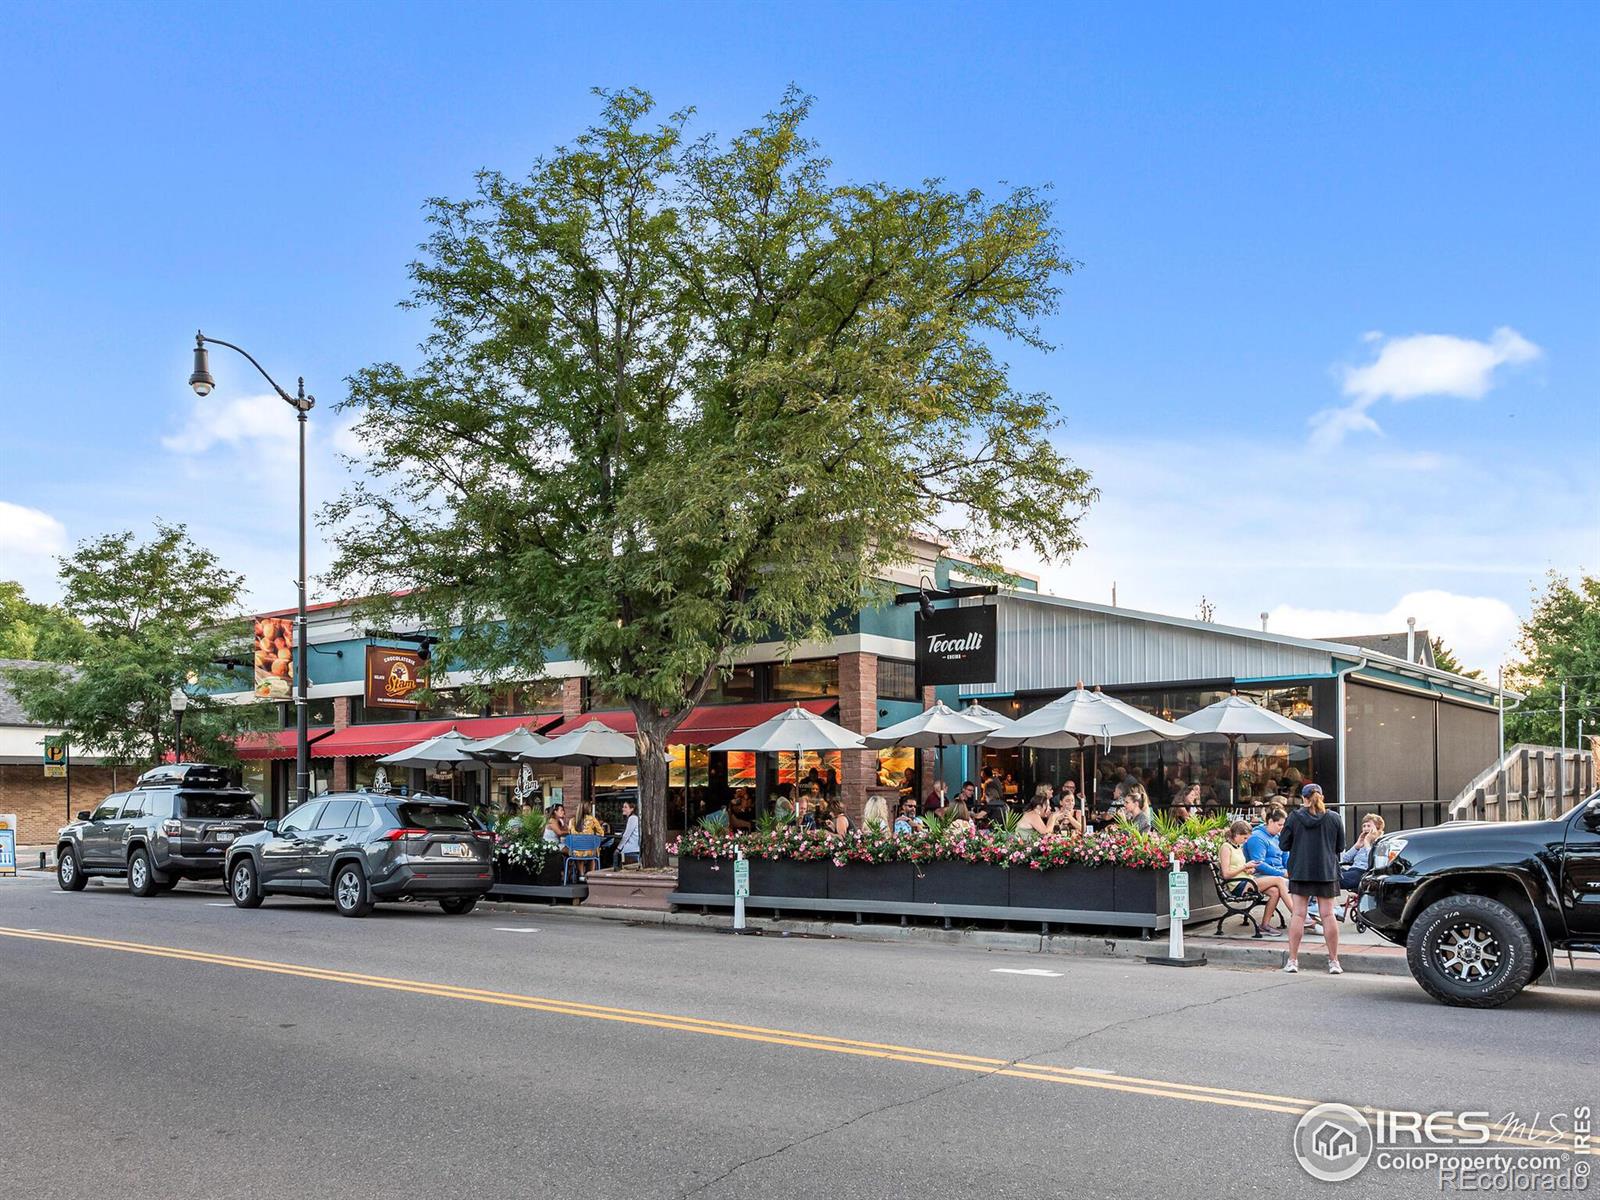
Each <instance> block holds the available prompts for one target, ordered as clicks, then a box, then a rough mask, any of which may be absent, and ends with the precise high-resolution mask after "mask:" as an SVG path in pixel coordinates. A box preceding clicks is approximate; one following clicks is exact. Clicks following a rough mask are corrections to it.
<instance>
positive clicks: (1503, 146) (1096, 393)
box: [0, 0, 1600, 665]
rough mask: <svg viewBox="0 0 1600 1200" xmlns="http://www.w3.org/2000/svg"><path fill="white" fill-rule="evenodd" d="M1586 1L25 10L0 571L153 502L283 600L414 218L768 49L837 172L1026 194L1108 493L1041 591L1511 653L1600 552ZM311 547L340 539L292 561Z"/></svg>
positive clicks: (686, 92)
mask: <svg viewBox="0 0 1600 1200" xmlns="http://www.w3.org/2000/svg"><path fill="white" fill-rule="evenodd" d="M1597 51H1600V6H1595V5H1587V4H1525V5H1509V4H1503V5H1491V4H1487V3H1483V4H1473V5H1456V4H1448V5H1447V4H1413V5H1405V6H1400V5H1365V6H1364V5H1341V6H1323V7H1321V8H1310V7H1306V6H1301V7H1297V8H1294V9H1290V8H1287V7H1270V6H1266V5H1202V4H1175V5H1159V4H1151V5H1142V6H1114V5H1092V6H1091V5H1070V4H1050V5H1038V6H1034V5H945V4H921V5H915V6H913V5H911V4H877V5H872V4H849V5H830V4H818V3H812V4H807V5H805V6H784V5H778V4H762V5H724V4H710V3H707V4H696V5H668V4H658V5H603V4H585V5H577V4H562V5H543V6H541V5H532V4H521V5H510V4H492V5H470V4H452V5H443V4H437V5H358V4H337V5H326V6H317V7H307V6H296V5H278V6H272V7H270V8H268V7H265V6H244V5H228V6H216V7H210V8H207V7H198V6H183V5H178V4H163V5H156V6H140V5H136V4H117V5H109V6H103V7H99V6H80V5H61V4H49V5H42V4H41V5H30V4H25V3H17V2H16V0H13V2H12V3H11V4H10V5H8V6H7V8H6V10H5V14H4V16H3V17H0V58H3V61H5V62H6V63H7V71H6V72H5V73H4V75H3V76H0V100H3V103H4V111H5V112H6V113H7V125H8V136H7V139H6V153H5V154H4V155H3V156H0V195H3V196H4V198H5V199H4V205H3V212H4V220H3V221H0V378H3V380H4V388H5V391H6V395H7V401H6V405H5V408H6V415H7V418H8V419H7V420H6V422H5V428H4V432H3V433H0V451H3V457H4V462H3V464H0V466H3V470H0V577H17V578H21V579H22V580H23V581H24V582H25V583H26V584H27V586H28V587H29V589H30V591H31V592H33V593H34V594H37V595H41V596H49V595H51V594H52V591H53V586H54V585H53V577H52V569H51V555H53V554H55V553H58V552H60V551H62V550H64V549H67V548H70V546H71V545H72V543H74V542H75V541H77V540H78V539H80V538H85V537H89V536H92V535H94V534H97V533H100V532H103V531H105V530H107V529H114V528H134V529H139V528H142V527H147V526H148V523H149V521H150V520H151V519H153V518H155V517H157V516H160V517H163V518H166V519H168V520H181V521H186V522H188V523H189V524H190V526H191V528H192V529H193V531H194V532H195V534H196V535H197V536H198V537H199V538H201V540H203V541H205V542H207V543H208V544H210V545H212V546H214V547H215V548H217V549H218V550H219V551H220V552H222V553H223V555H224V556H225V558H226V560H227V562H228V563H229V565H231V566H234V567H236V568H238V569H240V570H244V571H245V572H246V573H247V575H248V577H249V581H250V585H251V589H252V593H253V597H254V599H256V600H257V601H259V602H260V603H262V604H263V605H278V604H284V603H288V602H289V601H290V599H291V598H292V588H291V579H292V576H293V566H292V562H293V559H292V553H293V546H292V538H291V534H292V519H293V511H292V504H293V478H292V442H291V441H290V439H291V438H292V433H293V430H292V424H293V423H292V420H291V419H290V414H289V412H288V410H287V409H286V408H282V409H281V411H280V408H281V405H279V406H277V407H274V406H275V405H276V404H277V402H275V401H274V402H268V401H266V400H264V399H262V398H261V392H262V388H261V387H260V386H259V385H258V383H257V381H255V380H254V379H252V378H251V376H250V375H249V374H248V367H247V364H245V363H243V362H242V361H230V360H229V359H227V358H224V357H222V355H221V354H220V353H219V354H218V355H216V356H214V363H213V368H214V372H215V373H216V375H217V377H218V385H219V386H218V389H217V392H216V393H214V395H213V396H212V397H211V398H210V399H209V400H208V401H207V402H206V403H205V404H204V405H200V404H198V403H197V402H196V401H195V400H194V398H193V397H192V395H191V394H190V393H189V391H188V390H187V388H186V387H185V383H184V381H185V379H186V378H187V375H188V371H189V347H190V344H191V341H192V336H193V332H194V330H195V328H196V327H197V326H204V327H205V329H206V330H207V331H208V332H211V333H214V334H216V335H217V336H220V337H224V338H228V339H229V340H234V341H239V342H241V343H243V344H245V345H246V346H247V347H248V348H250V349H251V350H252V352H254V353H255V354H256V355H257V357H259V358H261V359H262V360H263V362H264V363H265V364H266V365H267V366H268V369H269V370H272V371H273V372H274V373H275V374H278V375H279V376H280V379H281V381H282V382H285V383H287V384H289V386H291V387H292V384H293V376H294V375H296V374H297V373H303V374H304V375H305V377H306V380H307V385H308V387H309V389H310V390H311V391H312V392H313V393H315V394H316V395H317V396H318V397H319V398H320V400H321V401H322V406H321V407H319V408H318V410H317V412H316V413H314V414H313V418H314V422H315V424H314V426H313V432H314V443H315V455H314V468H313V476H312V490H313V496H314V498H324V499H325V498H327V497H329V496H331V495H332V494H333V493H334V492H335V491H336V490H337V488H338V487H339V485H340V482H341V478H342V476H341V470H340V468H339V467H338V466H337V464H336V462H335V461H334V457H333V453H332V451H333V448H334V447H335V446H336V445H337V444H338V442H339V435H338V431H337V423H338V418H337V417H336V415H335V414H334V413H333V412H332V411H331V408H332V404H331V402H332V401H335V400H337V399H339V398H340V397H341V396H342V394H343V383H342V380H343V379H344V378H345V377H346V376H347V375H349V374H350V373H351V372H352V371H354V370H355V369H357V368H359V367H360V366H362V365H365V364H367V363H369V362H373V361H379V360H397V361H400V362H409V361H411V360H412V358H413V356H414V346H415V343H416V342H417V340H418V338H419V336H420V334H421V325H420V322H419V318H418V316H417V315H416V314H411V313H405V312H401V311H399V310H398V309H397V308H396V301H398V300H399V299H400V298H401V297H402V296H404V295H405V294H406V291H407V280H406V275H405V267H406V264H407V262H408V261H409V260H410V259H411V258H412V256H413V254H414V250H415V246H416V244H417V243H418V241H419V240H420V239H421V237H422V235H423V226H422V221H421V204H422V201H423V200H424V198H425V197H428V196H432V195H451V196H460V195H464V194H465V193H466V192H467V191H468V190H469V189H470V187H471V176H472V173H473V171H474V170H476V169H477V168H479V167H482V166H493V167H496V168H500V169H503V170H506V171H507V172H510V173H518V172H520V171H521V170H522V169H524V168H525V167H526V165H527V164H528V163H529V162H530V160H531V159H532V158H533V157H534V156H535V155H537V154H538V153H540V152H542V151H544V150H546V149H548V148H550V147H551V146H553V145H555V144H557V143H559V142H561V141H563V140H566V139H568V138H570V137H571V136H572V135H573V134H574V133H575V132H577V131H578V130H579V129H581V128H582V127H583V125H584V124H585V123H586V122H587V121H588V120H589V119H590V118H591V117H592V116H593V114H594V112H595V109H596V105H595V101H594V99H593V98H592V97H591V96H590V95H589V92H588V89H589V88H590V87H592V86H596V85H599V86H608V87H618V86H628V85H637V86H640V87H643V88H645V89H647V90H649V91H651V92H653V93H654V94H655V95H656V97H657V99H658V100H659V101H660V102H661V104H662V106H663V107H664V108H675V107H678V106H682V105H693V106H695V108H696V109H697V112H698V116H697V118H696V128H698V129H701V130H720V131H728V130H731V129H734V128H738V127H742V126H743V125H745V124H747V123H749V122H751V121H753V120H754V119H755V118H756V117H757V116H758V115H759V114H760V113H761V112H763V111H765V110H766V108H767V107H768V106H770V105H771V104H772V103H773V102H774V101H775V100H776V99H777V98H778V97H779V95H780V94H781V92H782V90H783V88H784V87H785V86H786V85H787V84H789V83H790V82H794V83H798V84H799V85H800V86H801V87H803V88H804V89H806V90H807V91H809V92H811V93H813V94H814V95H815V97H816V101H817V102H816V108H815V118H814V121H813V125H812V130H811V132H812V134H813V136H815V137H817V138H818V139H819V140H820V141H821V142H822V144H823V146H824V147H825V149H826V150H827V152H828V153H829V154H830V156H831V157H832V158H833V160H834V162H835V169H836V172H837V174H838V175H839V176H840V177H841V178H850V179H856V180H866V179H886V180H891V181H899V182H907V181H915V180H918V179H921V178H923V177H926V176H940V177H943V178H945V179H946V180H948V181H949V182H950V183H951V184H953V185H960V186H968V185H976V186H981V187H986V188H993V187H996V186H997V185H999V184H1001V183H1003V182H1006V181H1011V182H1017V183H1024V182H1025V183H1049V184H1051V185H1053V187H1054V189H1055V196H1056V198H1057V202H1058V205H1059V211H1058V218H1059V224H1060V226H1061V228H1062V230H1063V238H1064V242H1065V244H1066V246H1067V247H1068V249H1069V250H1070V252H1071V253H1072V255H1073V256H1074V257H1075V258H1076V259H1078V260H1079V261H1080V262H1081V264H1082V266H1081V268H1080V270H1079V271H1078V272H1077V273H1076V274H1074V275H1073V276H1072V277H1071V278H1070V279H1069V280H1068V281H1067V283H1066V286H1065V296H1064V303H1063V306H1062V311H1061V313H1060V314H1059V315H1058V316H1057V317H1056V318H1054V319H1053V320H1052V321H1051V323H1050V326H1049V330H1048V332H1049V335H1050V336H1051V338H1052V339H1053V340H1054V341H1055V342H1056V344H1057V345H1058V349H1057V351H1056V352H1055V353H1053V354H1050V355H1038V354H1034V353H1032V352H1023V351H1022V350H1021V349H1018V350H1016V351H1015V352H1013V353H1011V354H1010V355H1009V357H1010V361H1011V362H1012V364H1013V369H1014V372H1015V378H1016V380H1017V381H1018V383H1019V384H1020V385H1022V386H1025V387H1028V388H1042V389H1044V390H1047V391H1048V392H1050V393H1051V395H1053V396H1054V398H1055V400H1056V402H1057V404H1058V406H1059V407H1060V409H1061V412H1062V415H1063V416H1064V417H1065V418H1066V420H1067V425H1066V428H1065V430H1064V432H1063V435H1062V440H1063V444H1064V446H1065V447H1066V449H1067V450H1068V451H1069V452H1070V453H1072V454H1073V455H1074V456H1075V457H1077V458H1078V459H1079V460H1080V461H1082V462H1083V463H1085V464H1086V465H1087V466H1089V467H1090V468H1091V469H1092V470H1093V471H1094V473H1095V477H1096V482H1097V483H1098V484H1099V486H1100V488H1101V490H1102V494H1103V498H1102V501H1101V503H1100V504H1099V505H1098V506H1097V507H1096V509H1095V510H1094V512H1093V513H1092V514H1091V516H1090V517H1089V520H1088V522H1087V525H1086V530H1085V532H1086V535H1087V537H1088V539H1089V547H1088V549H1087V550H1086V551H1085V552H1084V553H1083V554H1082V555H1080V556H1079V557H1078V558H1077V559H1076V560H1074V561H1073V562H1072V563H1070V564H1066V565H1064V566H1063V565H1057V566H1051V567H1048V568H1045V569H1044V571H1043V573H1044V575H1045V578H1046V581H1047V584H1048V586H1049V587H1050V588H1051V589H1052V590H1054V591H1058V592H1062V593H1065V594H1069V595H1079V596H1083V597H1085V598H1088V599H1093V600H1106V599H1109V597H1110V588H1111V585H1112V583H1113V581H1115V583H1116V585H1117V588H1118V597H1119V600H1120V601H1121V602H1122V603H1123V604H1125V605H1129V606H1133V607H1140V608H1150V609H1157V610H1161V611H1169V612H1176V613H1179V614H1181V615H1193V614H1194V611H1195V608H1196V606H1197V604H1198V603H1199V600H1200V597H1201V596H1202V595H1204V596H1206V597H1208V598H1209V599H1210V600H1211V601H1212V602H1213V603H1215V605H1216V606H1217V615H1218V619H1220V620H1224V621H1228V622H1230V623H1236V624H1246V625H1254V624H1255V623H1256V622H1257V620H1258V618H1257V614H1258V613H1259V612H1262V611H1268V612H1270V613H1272V618H1271V619H1272V621H1273V623H1274V627H1275V628H1281V629H1286V630H1292V631H1294V632H1301V633H1311V634H1316V633H1323V634H1332V633H1341V632H1353V631H1357V630H1359V629H1367V628H1377V627H1385V626H1386V627H1403V624H1404V617H1405V616H1407V615H1416V616H1417V617H1418V618H1419V619H1420V620H1421V621H1422V622H1423V623H1424V624H1426V625H1430V626H1432V627H1434V628H1435V629H1439V630H1442V631H1443V632H1444V633H1445V635H1446V636H1447V637H1448V638H1450V640H1452V641H1453V642H1454V643H1456V644H1457V645H1458V646H1459V648H1460V649H1461V650H1462V651H1463V653H1464V655H1465V656H1466V657H1468V658H1469V660H1471V661H1474V662H1476V663H1478V664H1480V665H1490V664H1492V663H1493V662H1495V661H1497V660H1498V658H1499V656H1500V654H1501V653H1502V652H1503V651H1504V649H1505V646H1506V643H1507V641H1508V639H1509V638H1510V636H1511V634H1512V632H1513V630H1514V627H1515V619H1516V614H1517V613H1518V612H1520V611H1523V610H1525V608H1526V606H1527V600H1528V596H1529V592H1530V588H1531V587H1532V586H1533V585H1535V584H1536V583H1537V582H1538V581H1539V579H1540V577H1541V576H1542V574H1543V573H1544V572H1545V571H1546V570H1547V569H1549V568H1552V567H1554V568H1557V569H1561V570H1568V571H1570V570H1575V569H1577V568H1580V567H1583V566H1587V567H1588V568H1589V569H1591V570H1593V569H1596V568H1597V567H1600V470H1597V469H1596V464H1597V462H1600V453H1597V452H1600V420H1597V405H1596V393H1597V384H1600V344H1597V336H1596V335H1597V330H1600V320H1597V318H1600V300H1597V294H1600V293H1597V290H1596V286H1595V284H1596V267H1597V265H1600V233H1597V222H1596V219H1595V214H1596V212H1597V211H1600V188H1597V183H1600V179H1597V175H1600V166H1597V164H1600V153H1597V151H1600V135H1597V132H1596V131H1597V129H1600V100H1597V90H1596V89H1595V88H1594V87H1593V86H1592V75H1586V73H1587V72H1591V71H1592V64H1593V62H1594V60H1595V56H1596V53H1597ZM323 559H325V555H324V554H323V553H322V552H321V549H320V547H318V548H316V549H315V550H314V553H313V565H314V566H315V564H316V562H317V561H320V560H323Z"/></svg>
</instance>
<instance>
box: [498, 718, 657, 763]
mask: <svg viewBox="0 0 1600 1200" xmlns="http://www.w3.org/2000/svg"><path fill="white" fill-rule="evenodd" d="M525 757H526V759H527V760H528V761H529V762H553V763H560V764H562V765H563V766H567V767H594V766H599V765H601V764H603V763H631V762H637V761H638V758H639V755H638V751H637V749H636V748H635V747H634V744H633V739H632V738H631V737H629V736H628V735H627V734H625V733H618V732H617V731H616V730H614V729H610V728H608V727H607V726H606V725H604V724H603V723H602V722H600V721H589V722H587V723H585V724H583V725H580V726H579V727H578V728H577V729H574V730H572V731H571V732H569V733H564V734H562V735H561V736H560V737H558V738H551V739H550V740H548V741H545V742H543V743H541V744H540V745H537V746H534V747H532V748H531V749H529V750H528V751H527V753H526V755H525Z"/></svg>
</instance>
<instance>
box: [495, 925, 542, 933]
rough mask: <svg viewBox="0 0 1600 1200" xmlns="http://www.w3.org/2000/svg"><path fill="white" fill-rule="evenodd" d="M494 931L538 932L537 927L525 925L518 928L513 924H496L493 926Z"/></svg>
mask: <svg viewBox="0 0 1600 1200" xmlns="http://www.w3.org/2000/svg"><path fill="white" fill-rule="evenodd" d="M494 931H495V932H496V933H538V932H539V931H538V930H537V929H528V928H526V927H523V928H518V927H517V926H514V925H496V926H495V927H494Z"/></svg>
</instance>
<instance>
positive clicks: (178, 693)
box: [167, 687, 189, 763]
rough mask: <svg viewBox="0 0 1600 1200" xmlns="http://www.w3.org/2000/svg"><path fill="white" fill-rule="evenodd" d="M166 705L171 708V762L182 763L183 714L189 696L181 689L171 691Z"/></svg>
mask: <svg viewBox="0 0 1600 1200" xmlns="http://www.w3.org/2000/svg"><path fill="white" fill-rule="evenodd" d="M167 703H168V704H169V705H170V706H171V708H172V761H173V762H175V763H181V762H182V761H183V713H184V710H185V709H187V708H188V707H189V694H188V693H187V692H185V691H184V690H183V689H182V688H181V687H175V688H173V689H172V695H171V696H169V697H167Z"/></svg>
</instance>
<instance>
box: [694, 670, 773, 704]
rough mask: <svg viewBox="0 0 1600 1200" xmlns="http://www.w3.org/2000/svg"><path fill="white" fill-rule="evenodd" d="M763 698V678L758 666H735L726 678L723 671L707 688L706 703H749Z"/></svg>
mask: <svg viewBox="0 0 1600 1200" xmlns="http://www.w3.org/2000/svg"><path fill="white" fill-rule="evenodd" d="M759 699H761V679H760V677H759V675H758V672H757V668H756V667H734V668H733V670H732V671H730V672H729V674H728V677H727V678H726V679H724V678H723V677H722V674H721V672H718V674H717V677H716V678H714V679H713V680H712V681H711V686H710V687H708V688H706V696H705V701H704V702H705V703H706V704H749V703H751V702H752V701H756V700H759Z"/></svg>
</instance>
